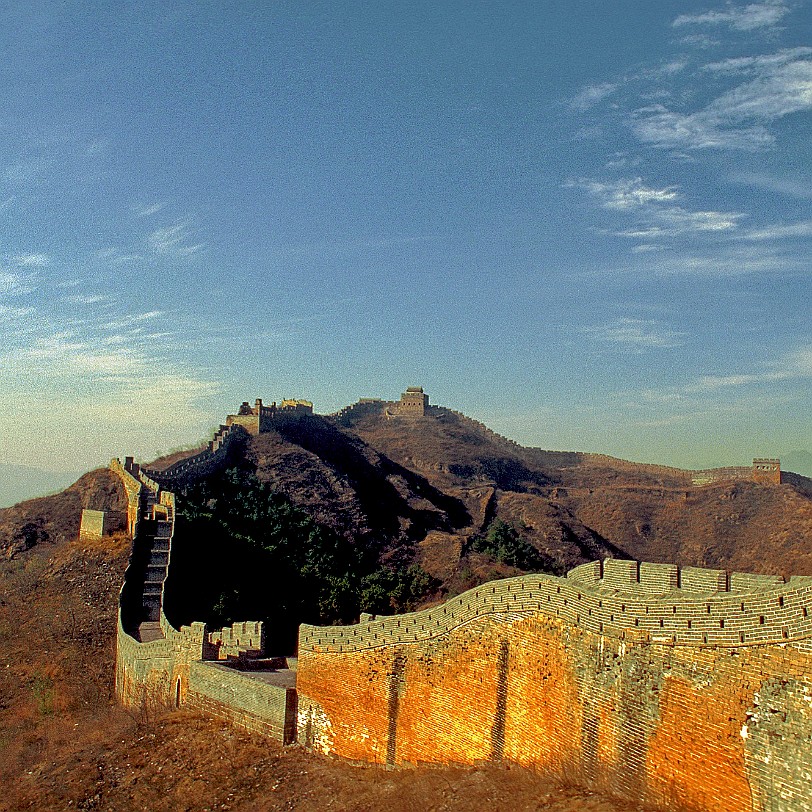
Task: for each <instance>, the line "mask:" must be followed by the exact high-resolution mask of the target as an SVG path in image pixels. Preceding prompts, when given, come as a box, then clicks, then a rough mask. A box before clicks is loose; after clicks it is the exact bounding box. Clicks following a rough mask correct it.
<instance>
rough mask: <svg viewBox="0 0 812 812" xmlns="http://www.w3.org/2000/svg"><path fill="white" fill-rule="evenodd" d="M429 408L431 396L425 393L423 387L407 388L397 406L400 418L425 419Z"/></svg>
mask: <svg viewBox="0 0 812 812" xmlns="http://www.w3.org/2000/svg"><path fill="white" fill-rule="evenodd" d="M428 407H429V396H428V395H427V394H425V393H424V392H423V387H422V386H407V387H406V391H405V392H404V393H403V394H402V395H401V396H400V401H399V402H398V404H397V413H398V415H399V416H400V417H423V416H424V415H425V414H426V409H428Z"/></svg>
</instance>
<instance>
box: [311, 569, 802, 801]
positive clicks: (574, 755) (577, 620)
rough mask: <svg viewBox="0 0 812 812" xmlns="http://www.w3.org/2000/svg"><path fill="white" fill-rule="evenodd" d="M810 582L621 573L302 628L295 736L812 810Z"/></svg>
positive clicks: (622, 786) (408, 756)
mask: <svg viewBox="0 0 812 812" xmlns="http://www.w3.org/2000/svg"><path fill="white" fill-rule="evenodd" d="M811 610H812V578H792V579H791V580H790V582H789V583H784V582H783V581H782V580H781V579H780V578H776V577H772V576H757V575H746V574H739V573H734V574H732V575H730V576H728V575H727V573H725V572H723V571H719V570H704V569H696V568H689V567H685V568H683V569H681V570H680V569H679V568H678V567H676V566H671V565H662V564H640V565H638V564H637V562H630V561H615V560H607V561H606V562H604V565H603V568H602V567H601V564H600V563H599V562H595V563H593V564H586V565H583V566H581V567H578V568H576V569H575V570H573V571H571V572H570V573H569V575H568V577H567V578H555V577H552V576H543V575H528V576H523V577H520V578H512V579H507V580H503V581H498V582H491V583H488V584H484V585H483V586H481V587H478V588H477V589H474V590H471V591H469V592H466V593H465V594H463V595H460V596H459V597H457V598H453V599H452V600H450V601H448V602H446V603H445V604H443V605H442V606H438V607H435V608H433V609H430V610H426V611H423V612H416V613H413V614H410V615H403V616H400V617H387V618H381V619H378V620H374V621H370V622H366V623H362V624H358V625H356V626H351V627H328V628H318V627H313V626H302V627H301V630H300V637H299V673H298V680H297V690H298V737H299V741H300V742H302V743H304V744H306V745H307V746H309V747H311V748H314V749H316V750H319V751H321V752H324V753H331V754H335V755H338V756H342V757H344V758H348V759H353V760H359V761H368V762H373V763H377V764H381V765H387V766H396V765H406V764H418V763H422V762H428V763H443V764H448V763H458V764H476V763H479V762H482V761H491V762H497V763H498V762H502V761H511V762H515V763H518V764H522V765H524V766H527V767H531V768H536V769H539V770H544V771H551V772H555V773H559V774H562V773H563V774H567V775H569V776H570V777H572V778H573V779H574V780H576V781H580V782H582V783H586V784H590V785H593V786H597V787H600V788H602V789H604V790H608V791H611V792H613V793H616V794H620V795H622V796H624V797H627V798H629V799H631V800H633V801H636V802H640V803H647V804H652V805H659V806H661V807H664V808H666V809H674V810H684V809H689V810H694V809H696V810H718V812H723V811H724V812H734V811H735V812H738V810H741V811H742V812H744V810H747V812H750V810H782V811H785V812H790V810H793V812H797V811H798V810H809V809H812V783H811V782H810V776H811V775H812V642H811V641H812V617H810V611H811Z"/></svg>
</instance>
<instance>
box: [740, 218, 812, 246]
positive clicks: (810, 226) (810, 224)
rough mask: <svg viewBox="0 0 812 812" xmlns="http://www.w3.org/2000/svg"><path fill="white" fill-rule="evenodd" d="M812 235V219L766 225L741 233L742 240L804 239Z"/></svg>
mask: <svg viewBox="0 0 812 812" xmlns="http://www.w3.org/2000/svg"><path fill="white" fill-rule="evenodd" d="M807 237H812V220H804V221H803V222H800V223H782V224H779V225H772V226H766V227H765V228H758V229H753V230H752V231H748V232H746V233H744V234H742V235H741V238H742V239H744V240H753V241H757V242H760V241H767V240H786V239H805V238H807Z"/></svg>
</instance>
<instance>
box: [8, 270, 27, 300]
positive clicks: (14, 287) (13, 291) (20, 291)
mask: <svg viewBox="0 0 812 812" xmlns="http://www.w3.org/2000/svg"><path fill="white" fill-rule="evenodd" d="M33 289H34V282H33V279H32V278H31V277H30V276H24V275H21V274H19V273H9V272H7V271H0V297H9V296H22V295H25V294H26V293H30V292H31V291H32V290H33Z"/></svg>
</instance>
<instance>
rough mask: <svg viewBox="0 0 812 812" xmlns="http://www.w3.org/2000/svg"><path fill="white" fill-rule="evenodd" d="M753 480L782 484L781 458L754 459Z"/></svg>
mask: <svg viewBox="0 0 812 812" xmlns="http://www.w3.org/2000/svg"><path fill="white" fill-rule="evenodd" d="M753 481H754V482H762V483H768V484H772V485H780V484H781V460H778V459H754V460H753Z"/></svg>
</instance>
